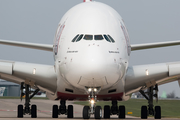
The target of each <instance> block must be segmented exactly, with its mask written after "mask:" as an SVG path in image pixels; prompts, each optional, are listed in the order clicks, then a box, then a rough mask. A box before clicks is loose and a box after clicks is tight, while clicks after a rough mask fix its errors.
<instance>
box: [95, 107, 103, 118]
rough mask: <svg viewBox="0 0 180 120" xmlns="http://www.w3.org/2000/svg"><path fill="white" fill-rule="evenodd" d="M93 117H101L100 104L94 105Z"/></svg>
mask: <svg viewBox="0 0 180 120" xmlns="http://www.w3.org/2000/svg"><path fill="white" fill-rule="evenodd" d="M94 118H95V119H101V118H102V108H101V106H96V107H95V113H94Z"/></svg>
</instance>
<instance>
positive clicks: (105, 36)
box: [103, 35, 111, 42]
mask: <svg viewBox="0 0 180 120" xmlns="http://www.w3.org/2000/svg"><path fill="white" fill-rule="evenodd" d="M103 36H104V38H105V39H106V40H107V41H108V42H111V40H110V39H109V38H108V36H107V35H103Z"/></svg>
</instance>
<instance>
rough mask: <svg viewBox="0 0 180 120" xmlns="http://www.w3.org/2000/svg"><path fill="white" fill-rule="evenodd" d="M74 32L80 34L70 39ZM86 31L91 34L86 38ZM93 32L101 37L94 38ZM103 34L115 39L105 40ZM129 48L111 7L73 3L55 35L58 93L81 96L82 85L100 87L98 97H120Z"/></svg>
mask: <svg viewBox="0 0 180 120" xmlns="http://www.w3.org/2000/svg"><path fill="white" fill-rule="evenodd" d="M77 35H79V36H80V35H83V37H82V39H81V40H80V41H77V42H76V41H74V42H72V40H73V39H74V37H75V36H77ZM85 35H91V36H92V37H93V38H92V40H85V38H84V37H85ZM95 35H100V36H103V39H102V40H95ZM104 35H110V36H111V37H112V38H113V39H114V41H115V42H112V41H110V42H109V41H107V40H106V39H105V37H104ZM130 51H131V50H130V43H129V37H128V33H127V29H126V27H125V25H124V22H123V20H122V18H121V16H120V15H119V14H118V13H117V12H116V11H115V10H114V9H113V8H111V7H109V6H107V5H105V4H103V3H99V2H84V3H81V4H79V5H76V6H75V7H73V8H72V9H70V10H69V11H68V12H67V13H66V14H65V15H64V17H63V18H62V19H61V21H60V23H59V25H58V28H57V31H56V35H55V40H54V59H55V69H56V74H57V76H58V77H57V96H58V97H59V98H60V99H62V98H64V99H83V97H86V94H85V87H92V88H94V87H100V88H101V91H100V92H99V93H98V95H99V96H100V97H99V98H100V99H103V100H105V99H107V97H108V95H110V96H109V97H110V98H109V99H113V98H112V97H111V95H115V94H118V95H119V94H120V93H121V97H119V99H120V98H122V95H123V93H124V78H125V77H124V76H125V74H126V70H127V67H128V60H129V55H130ZM114 89H116V90H115V91H114V92H111V90H114ZM109 91H110V92H109ZM68 95H69V96H71V95H72V96H73V95H76V96H77V97H72V96H71V97H68ZM66 97H67V98H66ZM104 97H106V98H104ZM116 97H117V96H116ZM86 99H87V98H86ZM114 99H115V98H114Z"/></svg>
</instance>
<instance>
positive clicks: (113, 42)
mask: <svg viewBox="0 0 180 120" xmlns="http://www.w3.org/2000/svg"><path fill="white" fill-rule="evenodd" d="M108 37H109V38H110V39H111V41H112V42H113V43H114V42H115V41H114V39H113V38H112V37H111V36H110V35H108Z"/></svg>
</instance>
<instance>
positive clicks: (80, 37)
mask: <svg viewBox="0 0 180 120" xmlns="http://www.w3.org/2000/svg"><path fill="white" fill-rule="evenodd" d="M82 38H83V34H81V35H80V36H79V37H78V39H77V40H76V42H79V41H80V40H81V39H82Z"/></svg>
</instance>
